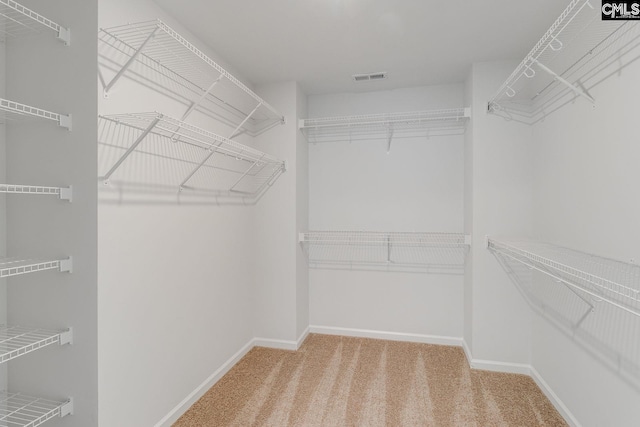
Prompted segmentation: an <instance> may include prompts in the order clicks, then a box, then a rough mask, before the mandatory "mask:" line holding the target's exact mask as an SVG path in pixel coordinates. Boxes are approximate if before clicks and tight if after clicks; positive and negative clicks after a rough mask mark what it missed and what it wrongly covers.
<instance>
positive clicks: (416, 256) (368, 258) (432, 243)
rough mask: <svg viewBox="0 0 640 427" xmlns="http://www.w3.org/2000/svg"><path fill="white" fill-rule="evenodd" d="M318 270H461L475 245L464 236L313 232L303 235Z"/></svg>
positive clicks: (309, 256)
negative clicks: (382, 268) (357, 268)
mask: <svg viewBox="0 0 640 427" xmlns="http://www.w3.org/2000/svg"><path fill="white" fill-rule="evenodd" d="M298 240H299V243H300V244H302V246H303V248H304V249H305V251H306V254H307V256H308V259H309V265H310V266H311V267H315V268H324V267H331V266H343V267H344V266H349V267H358V266H360V267H376V266H377V267H380V266H382V267H390V268H389V269H393V268H398V269H402V268H409V269H417V270H425V269H426V270H433V271H440V270H443V271H446V270H459V269H461V268H463V267H464V262H465V256H466V253H467V251H468V248H469V245H470V243H471V240H470V236H465V235H464V234H461V233H425V232H373V231H309V232H306V233H300V235H299V239H298Z"/></svg>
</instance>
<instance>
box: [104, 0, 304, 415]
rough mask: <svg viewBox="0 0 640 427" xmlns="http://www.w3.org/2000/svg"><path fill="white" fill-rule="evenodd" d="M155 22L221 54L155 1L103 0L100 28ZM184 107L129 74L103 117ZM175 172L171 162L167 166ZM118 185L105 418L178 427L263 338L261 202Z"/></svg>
mask: <svg viewBox="0 0 640 427" xmlns="http://www.w3.org/2000/svg"><path fill="white" fill-rule="evenodd" d="M156 18H161V19H163V20H164V21H165V22H167V24H168V25H170V26H171V27H172V28H174V29H176V30H177V31H178V32H180V33H181V34H182V35H183V36H185V37H186V38H187V39H188V40H189V41H191V42H193V43H194V44H196V45H197V46H198V47H199V48H201V49H202V50H204V51H205V52H206V53H207V54H209V55H211V57H212V58H213V59H214V60H219V58H217V57H216V55H215V54H214V53H213V52H210V51H209V49H207V47H206V46H204V45H203V44H202V43H201V42H199V41H198V40H197V39H196V38H195V37H193V36H192V35H190V34H189V32H188V31H186V30H185V28H183V27H182V26H181V25H180V24H179V23H177V22H175V21H174V20H173V19H171V17H169V16H167V15H166V14H164V13H163V11H162V10H160V9H159V8H158V7H157V6H156V5H155V3H153V2H152V1H150V0H146V1H136V2H131V1H126V0H105V1H101V2H100V26H101V27H110V26H115V25H121V24H125V23H128V22H138V21H146V20H152V19H156ZM101 52H102V51H101ZM101 61H103V58H102V59H101ZM221 65H222V66H223V67H225V68H227V69H228V70H229V71H230V72H231V73H233V69H230V68H229V67H228V66H227V65H226V64H224V62H222V63H221ZM102 71H103V72H104V73H105V75H106V76H107V78H108V77H110V76H113V71H111V70H105V69H104V68H102ZM238 77H239V78H242V76H238ZM101 89H102V88H99V92H100V93H101ZM185 110H186V106H185V105H184V104H181V103H179V102H176V100H174V99H169V98H167V97H165V96H164V95H162V94H159V93H157V92H154V91H153V90H152V89H150V88H148V87H144V86H142V85H140V84H138V83H136V82H133V81H131V80H130V79H129V78H128V77H124V78H123V79H122V80H121V81H119V82H118V84H117V85H116V86H115V87H114V88H113V90H112V91H111V94H110V96H109V98H108V99H104V98H102V97H101V98H100V112H101V114H115V113H126V112H144V111H159V112H162V113H164V114H169V115H173V116H178V118H179V117H180V116H181V115H182V113H183V112H184V111H185ZM187 121H189V122H190V123H193V124H196V125H198V126H201V127H204V128H206V129H209V130H211V131H215V132H218V133H220V134H222V135H228V134H229V133H230V132H231V130H232V129H230V128H228V127H227V126H224V125H221V124H220V123H217V122H215V121H213V120H211V119H209V118H207V117H206V116H202V115H199V114H193V115H192V116H190V117H189V118H188V120H187ZM247 141H250V138H247V137H245V138H240V142H247ZM102 142H103V141H102V136H101V141H100V145H99V147H100V158H99V160H100V162H99V173H100V174H104V173H105V172H106V170H108V168H109V167H110V166H111V164H112V162H113V160H114V157H113V153H112V151H110V150H109V148H108V147H106V146H105V145H103V144H102ZM203 155H204V153H203ZM116 158H117V157H116ZM152 166H153V164H150V163H145V162H144V161H131V162H125V163H123V164H122V166H121V169H120V170H119V171H118V173H119V174H121V175H119V176H120V177H133V178H136V177H139V176H143V175H144V174H145V173H148V172H149V168H151V167H152ZM174 172H175V170H174V169H173V167H172V166H171V165H168V166H167V167H166V169H164V170H163V173H166V174H173V173H174ZM114 177H115V175H114ZM176 178H177V177H176ZM112 181H114V182H112V184H111V185H109V186H104V185H103V184H102V183H101V182H98V183H97V185H98V186H99V187H100V204H99V222H98V230H99V272H100V277H99V323H100V328H99V333H100V346H99V356H100V365H99V393H100V425H101V426H105V427H111V426H119V427H127V426H132V427H139V426H151V425H154V424H156V423H157V422H159V421H160V420H161V419H163V417H165V416H168V418H167V419H166V421H167V423H169V422H171V421H172V420H174V419H175V417H177V416H179V415H180V414H181V413H182V411H184V410H186V409H187V408H188V405H189V403H187V404H186V406H179V404H180V403H181V402H182V401H183V399H185V398H186V397H187V396H188V395H189V394H190V393H192V392H196V397H197V395H198V393H204V392H205V391H206V390H207V388H208V387H209V386H210V385H211V384H210V383H207V382H206V381H207V379H208V378H209V377H210V376H211V375H212V374H214V372H216V371H217V370H218V369H219V368H221V367H222V366H223V364H224V363H225V362H226V361H227V360H229V358H230V357H232V356H233V355H234V354H235V353H236V352H238V351H239V350H240V349H241V348H243V347H244V346H245V345H246V344H248V343H249V342H250V341H251V340H252V339H253V336H254V335H253V315H252V311H253V310H252V305H251V295H252V293H253V283H254V273H253V270H252V266H253V265H254V251H253V246H254V239H253V235H252V223H253V209H254V208H253V207H252V206H234V205H230V204H217V203H216V201H215V200H214V199H212V198H210V199H206V198H205V199H200V198H197V199H196V198H193V199H191V198H186V197H184V196H178V193H177V186H176V187H175V188H173V189H170V190H168V191H160V190H161V189H158V188H154V187H149V188H148V189H147V190H148V193H145V191H142V192H131V191H128V190H127V188H126V187H119V184H118V182H117V180H116V179H115V178H114V179H113V180H112ZM94 182H95V181H94ZM277 185H278V183H276V186H277ZM293 327H294V326H293V323H292V328H293ZM201 385H202V386H203V387H202V388H199V387H200V386H201ZM191 403H192V402H191ZM174 408H175V411H174V412H171V411H173V410H174Z"/></svg>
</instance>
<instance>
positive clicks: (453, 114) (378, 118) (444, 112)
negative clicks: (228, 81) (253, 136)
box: [298, 108, 471, 144]
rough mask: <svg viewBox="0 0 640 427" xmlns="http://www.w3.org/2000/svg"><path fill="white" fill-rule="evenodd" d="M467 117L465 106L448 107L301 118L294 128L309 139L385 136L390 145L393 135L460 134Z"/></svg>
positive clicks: (326, 139)
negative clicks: (297, 128) (298, 129)
mask: <svg viewBox="0 0 640 427" xmlns="http://www.w3.org/2000/svg"><path fill="white" fill-rule="evenodd" d="M469 117H471V109H469V108H449V109H441V110H429V111H410V112H403V113H384V114H366V115H357V116H343V117H322V118H316V119H303V120H300V122H299V123H298V127H299V128H300V129H301V130H302V132H303V133H304V134H305V135H306V136H307V139H308V141H309V142H334V141H344V140H362V139H386V140H387V141H388V143H389V144H391V140H392V139H393V138H394V137H418V136H432V135H433V136H437V135H451V134H462V133H464V131H465V127H466V123H467V121H468V119H469Z"/></svg>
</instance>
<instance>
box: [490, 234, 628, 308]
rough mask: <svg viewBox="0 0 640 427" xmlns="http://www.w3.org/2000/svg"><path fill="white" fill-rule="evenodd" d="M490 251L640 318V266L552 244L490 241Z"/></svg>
mask: <svg viewBox="0 0 640 427" xmlns="http://www.w3.org/2000/svg"><path fill="white" fill-rule="evenodd" d="M487 246H488V248H489V249H490V250H492V251H494V252H495V253H498V254H500V255H502V256H505V257H506V258H508V259H510V260H513V261H516V262H519V263H521V264H524V265H526V266H527V267H529V268H530V269H533V270H536V271H539V272H541V273H543V274H545V275H547V276H549V277H551V278H552V279H554V280H556V281H558V282H559V283H562V284H564V285H566V286H569V287H570V288H571V289H573V290H576V291H578V292H580V293H583V294H586V295H588V296H590V297H592V298H593V300H594V302H600V301H603V302H606V303H608V304H611V305H613V306H615V307H617V308H620V309H622V310H624V311H626V312H629V313H631V314H634V315H636V316H640V266H638V265H636V264H630V263H626V262H622V261H617V260H612V259H609V258H604V257H600V256H597V255H593V254H589V253H584V252H580V251H576V250H573V249H569V248H565V247H562V246H557V245H554V244H550V243H544V242H535V241H527V240H496V239H493V238H488V239H487Z"/></svg>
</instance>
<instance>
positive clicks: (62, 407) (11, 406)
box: [0, 391, 73, 427]
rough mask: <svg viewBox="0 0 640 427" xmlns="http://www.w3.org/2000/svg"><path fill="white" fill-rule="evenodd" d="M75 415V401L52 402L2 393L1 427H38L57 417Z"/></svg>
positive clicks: (0, 400) (0, 395) (0, 405)
mask: <svg viewBox="0 0 640 427" xmlns="http://www.w3.org/2000/svg"><path fill="white" fill-rule="evenodd" d="M67 415H73V399H67V400H62V401H60V400H51V399H43V398H39V397H31V396H25V395H23V394H21V393H10V392H6V391H3V392H0V427H37V426H39V425H42V424H43V423H45V422H46V421H48V420H50V419H51V418H55V417H61V418H62V417H65V416H67Z"/></svg>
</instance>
